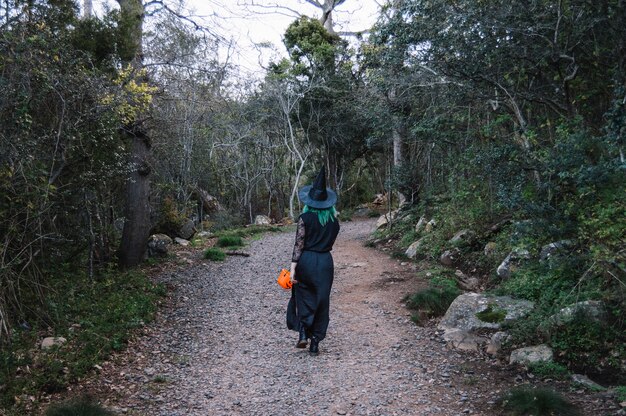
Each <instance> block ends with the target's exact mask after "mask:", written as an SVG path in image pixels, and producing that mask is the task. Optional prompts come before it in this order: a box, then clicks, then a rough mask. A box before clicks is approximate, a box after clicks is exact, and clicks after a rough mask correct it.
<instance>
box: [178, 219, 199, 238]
mask: <svg viewBox="0 0 626 416" xmlns="http://www.w3.org/2000/svg"><path fill="white" fill-rule="evenodd" d="M196 231H197V230H196V224H194V222H193V221H192V220H187V221H185V222H184V224H183V225H182V226H181V227H180V228H179V229H178V232H177V236H178V237H180V238H184V239H185V240H190V239H191V237H193V235H194V234H195V233H196Z"/></svg>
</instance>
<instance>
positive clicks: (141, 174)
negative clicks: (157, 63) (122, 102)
mask: <svg viewBox="0 0 626 416" xmlns="http://www.w3.org/2000/svg"><path fill="white" fill-rule="evenodd" d="M117 2H118V3H119V5H120V21H121V22H120V26H121V28H122V33H123V36H124V37H125V38H126V41H127V44H128V45H129V50H128V54H126V55H125V56H124V57H123V58H124V59H125V61H126V62H127V63H129V64H130V65H132V66H133V68H134V69H135V70H140V69H141V68H142V63H143V49H142V40H143V19H144V5H143V2H142V0H117ZM126 135H127V136H128V138H129V140H131V141H132V144H131V151H130V152H131V153H130V161H131V173H130V177H129V179H128V182H127V185H126V212H125V218H126V220H125V222H124V230H123V232H122V241H121V244H120V265H121V266H122V267H134V266H137V265H138V264H139V263H141V261H142V260H143V256H144V253H145V251H146V246H147V243H148V238H149V236H150V228H151V224H150V165H149V163H148V160H149V157H150V139H149V138H148V135H147V134H146V132H145V131H144V130H143V129H142V128H141V127H140V126H139V125H138V123H137V121H136V120H135V121H134V122H133V123H131V125H130V126H127V128H126Z"/></svg>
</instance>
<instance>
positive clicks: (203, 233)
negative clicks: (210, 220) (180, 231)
mask: <svg viewBox="0 0 626 416" xmlns="http://www.w3.org/2000/svg"><path fill="white" fill-rule="evenodd" d="M212 235H213V233H212V232H210V231H200V232H199V233H198V234H196V237H200V238H210V237H211V236H212Z"/></svg>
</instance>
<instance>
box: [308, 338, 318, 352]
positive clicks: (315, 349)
mask: <svg viewBox="0 0 626 416" xmlns="http://www.w3.org/2000/svg"><path fill="white" fill-rule="evenodd" d="M319 353H320V348H319V340H318V339H317V338H316V337H311V345H310V346H309V354H310V355H317V354H319Z"/></svg>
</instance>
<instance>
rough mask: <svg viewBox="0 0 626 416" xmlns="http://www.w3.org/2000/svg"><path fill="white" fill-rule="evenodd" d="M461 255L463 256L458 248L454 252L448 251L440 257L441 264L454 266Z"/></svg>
mask: <svg viewBox="0 0 626 416" xmlns="http://www.w3.org/2000/svg"><path fill="white" fill-rule="evenodd" d="M459 254H461V252H460V251H459V249H456V248H455V249H452V250H446V251H444V252H443V253H442V254H441V256H440V257H439V262H440V263H441V264H443V265H444V266H452V265H453V264H454V262H455V261H456V259H457V258H458V256H459Z"/></svg>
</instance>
